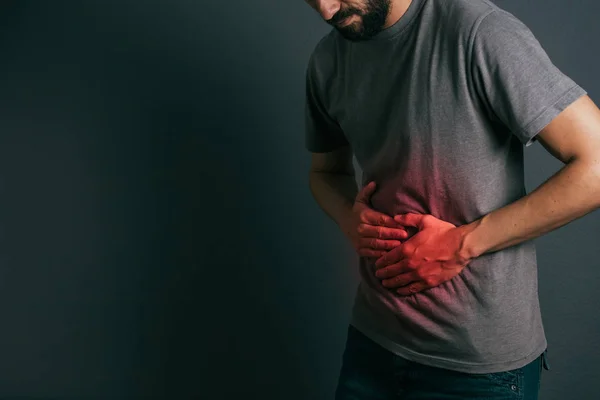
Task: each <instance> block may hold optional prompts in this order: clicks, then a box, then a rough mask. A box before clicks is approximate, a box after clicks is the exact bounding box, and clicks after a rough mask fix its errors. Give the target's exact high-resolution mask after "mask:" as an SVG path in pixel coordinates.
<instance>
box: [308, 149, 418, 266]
mask: <svg viewBox="0 0 600 400" xmlns="http://www.w3.org/2000/svg"><path fill="white" fill-rule="evenodd" d="M309 182H310V190H311V192H312V194H313V196H314V198H315V200H316V201H317V203H318V204H319V206H320V207H321V208H322V209H323V211H325V213H326V214H327V215H329V217H331V219H333V220H334V221H335V222H336V223H337V224H338V226H339V227H340V229H341V230H342V232H343V233H344V235H345V236H346V237H347V238H348V239H349V240H350V242H351V243H352V246H353V247H354V249H355V250H356V251H357V253H358V254H359V255H360V256H363V257H373V258H376V257H380V256H382V255H383V254H385V253H386V252H387V251H388V250H391V249H393V248H395V247H397V246H398V245H400V244H401V240H405V239H406V238H407V237H408V233H407V232H406V230H405V229H404V228H403V227H402V226H400V224H398V223H397V222H395V221H394V219H393V218H392V217H391V216H390V215H386V214H384V213H380V212H378V211H376V210H373V209H372V208H371V205H370V197H371V195H372V194H373V193H374V191H375V189H376V184H375V182H370V183H369V184H367V185H366V186H365V187H364V188H362V189H361V190H360V191H359V190H358V188H357V185H356V180H355V174H354V167H353V166H352V150H351V149H350V147H349V146H347V147H344V148H341V149H339V150H335V151H333V152H330V153H313V156H312V163H311V169H310V178H309Z"/></svg>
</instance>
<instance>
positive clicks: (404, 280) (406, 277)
mask: <svg viewBox="0 0 600 400" xmlns="http://www.w3.org/2000/svg"><path fill="white" fill-rule="evenodd" d="M413 282H419V277H418V276H417V275H416V274H415V273H414V272H407V273H405V274H400V275H396V276H394V277H393V278H390V279H384V280H383V281H381V284H382V285H383V286H384V287H386V288H388V289H392V288H401V287H404V286H406V285H409V284H411V283H413Z"/></svg>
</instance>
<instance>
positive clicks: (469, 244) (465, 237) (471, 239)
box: [457, 219, 484, 262]
mask: <svg viewBox="0 0 600 400" xmlns="http://www.w3.org/2000/svg"><path fill="white" fill-rule="evenodd" d="M481 223H482V219H478V220H476V221H473V222H471V223H470V224H466V225H461V226H459V227H458V228H457V229H459V232H460V237H461V240H460V247H459V250H458V255H459V257H460V258H462V259H463V260H465V261H467V262H469V261H471V260H473V259H475V258H477V257H479V256H481V255H482V254H483V253H484V251H483V250H481V249H480V246H479V243H478V237H479V229H478V228H479V227H480V226H481Z"/></svg>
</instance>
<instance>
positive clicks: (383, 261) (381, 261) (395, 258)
mask: <svg viewBox="0 0 600 400" xmlns="http://www.w3.org/2000/svg"><path fill="white" fill-rule="evenodd" d="M407 243H408V242H407ZM403 247H404V243H403V244H401V245H399V246H397V247H395V248H393V249H392V250H390V251H388V252H387V253H386V254H385V255H383V256H381V257H379V258H378V259H377V261H375V267H377V268H378V269H379V268H384V267H387V266H388V265H391V264H396V263H399V262H400V261H402V260H403V259H404V255H403V253H402V248H403Z"/></svg>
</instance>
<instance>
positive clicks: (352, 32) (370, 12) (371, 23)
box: [327, 0, 391, 42]
mask: <svg viewBox="0 0 600 400" xmlns="http://www.w3.org/2000/svg"><path fill="white" fill-rule="evenodd" d="M365 3H366V4H365V7H364V9H362V10H361V9H358V8H354V7H349V8H346V9H344V10H340V11H338V12H337V14H335V15H334V16H333V18H331V19H330V20H328V21H327V22H328V23H329V24H330V25H332V26H333V27H334V28H335V29H337V31H338V32H339V33H340V34H341V35H342V36H343V37H345V38H346V39H348V40H351V41H353V42H358V41H362V40H368V39H370V38H372V37H373V36H375V35H377V34H378V33H379V32H381V31H382V30H383V27H384V26H385V21H386V19H387V16H388V15H389V13H390V9H391V0H365ZM353 15H358V16H359V17H360V18H359V21H355V22H352V23H350V24H349V25H346V26H339V24H340V22H342V21H343V20H344V19H346V18H348V17H351V16H353Z"/></svg>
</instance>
